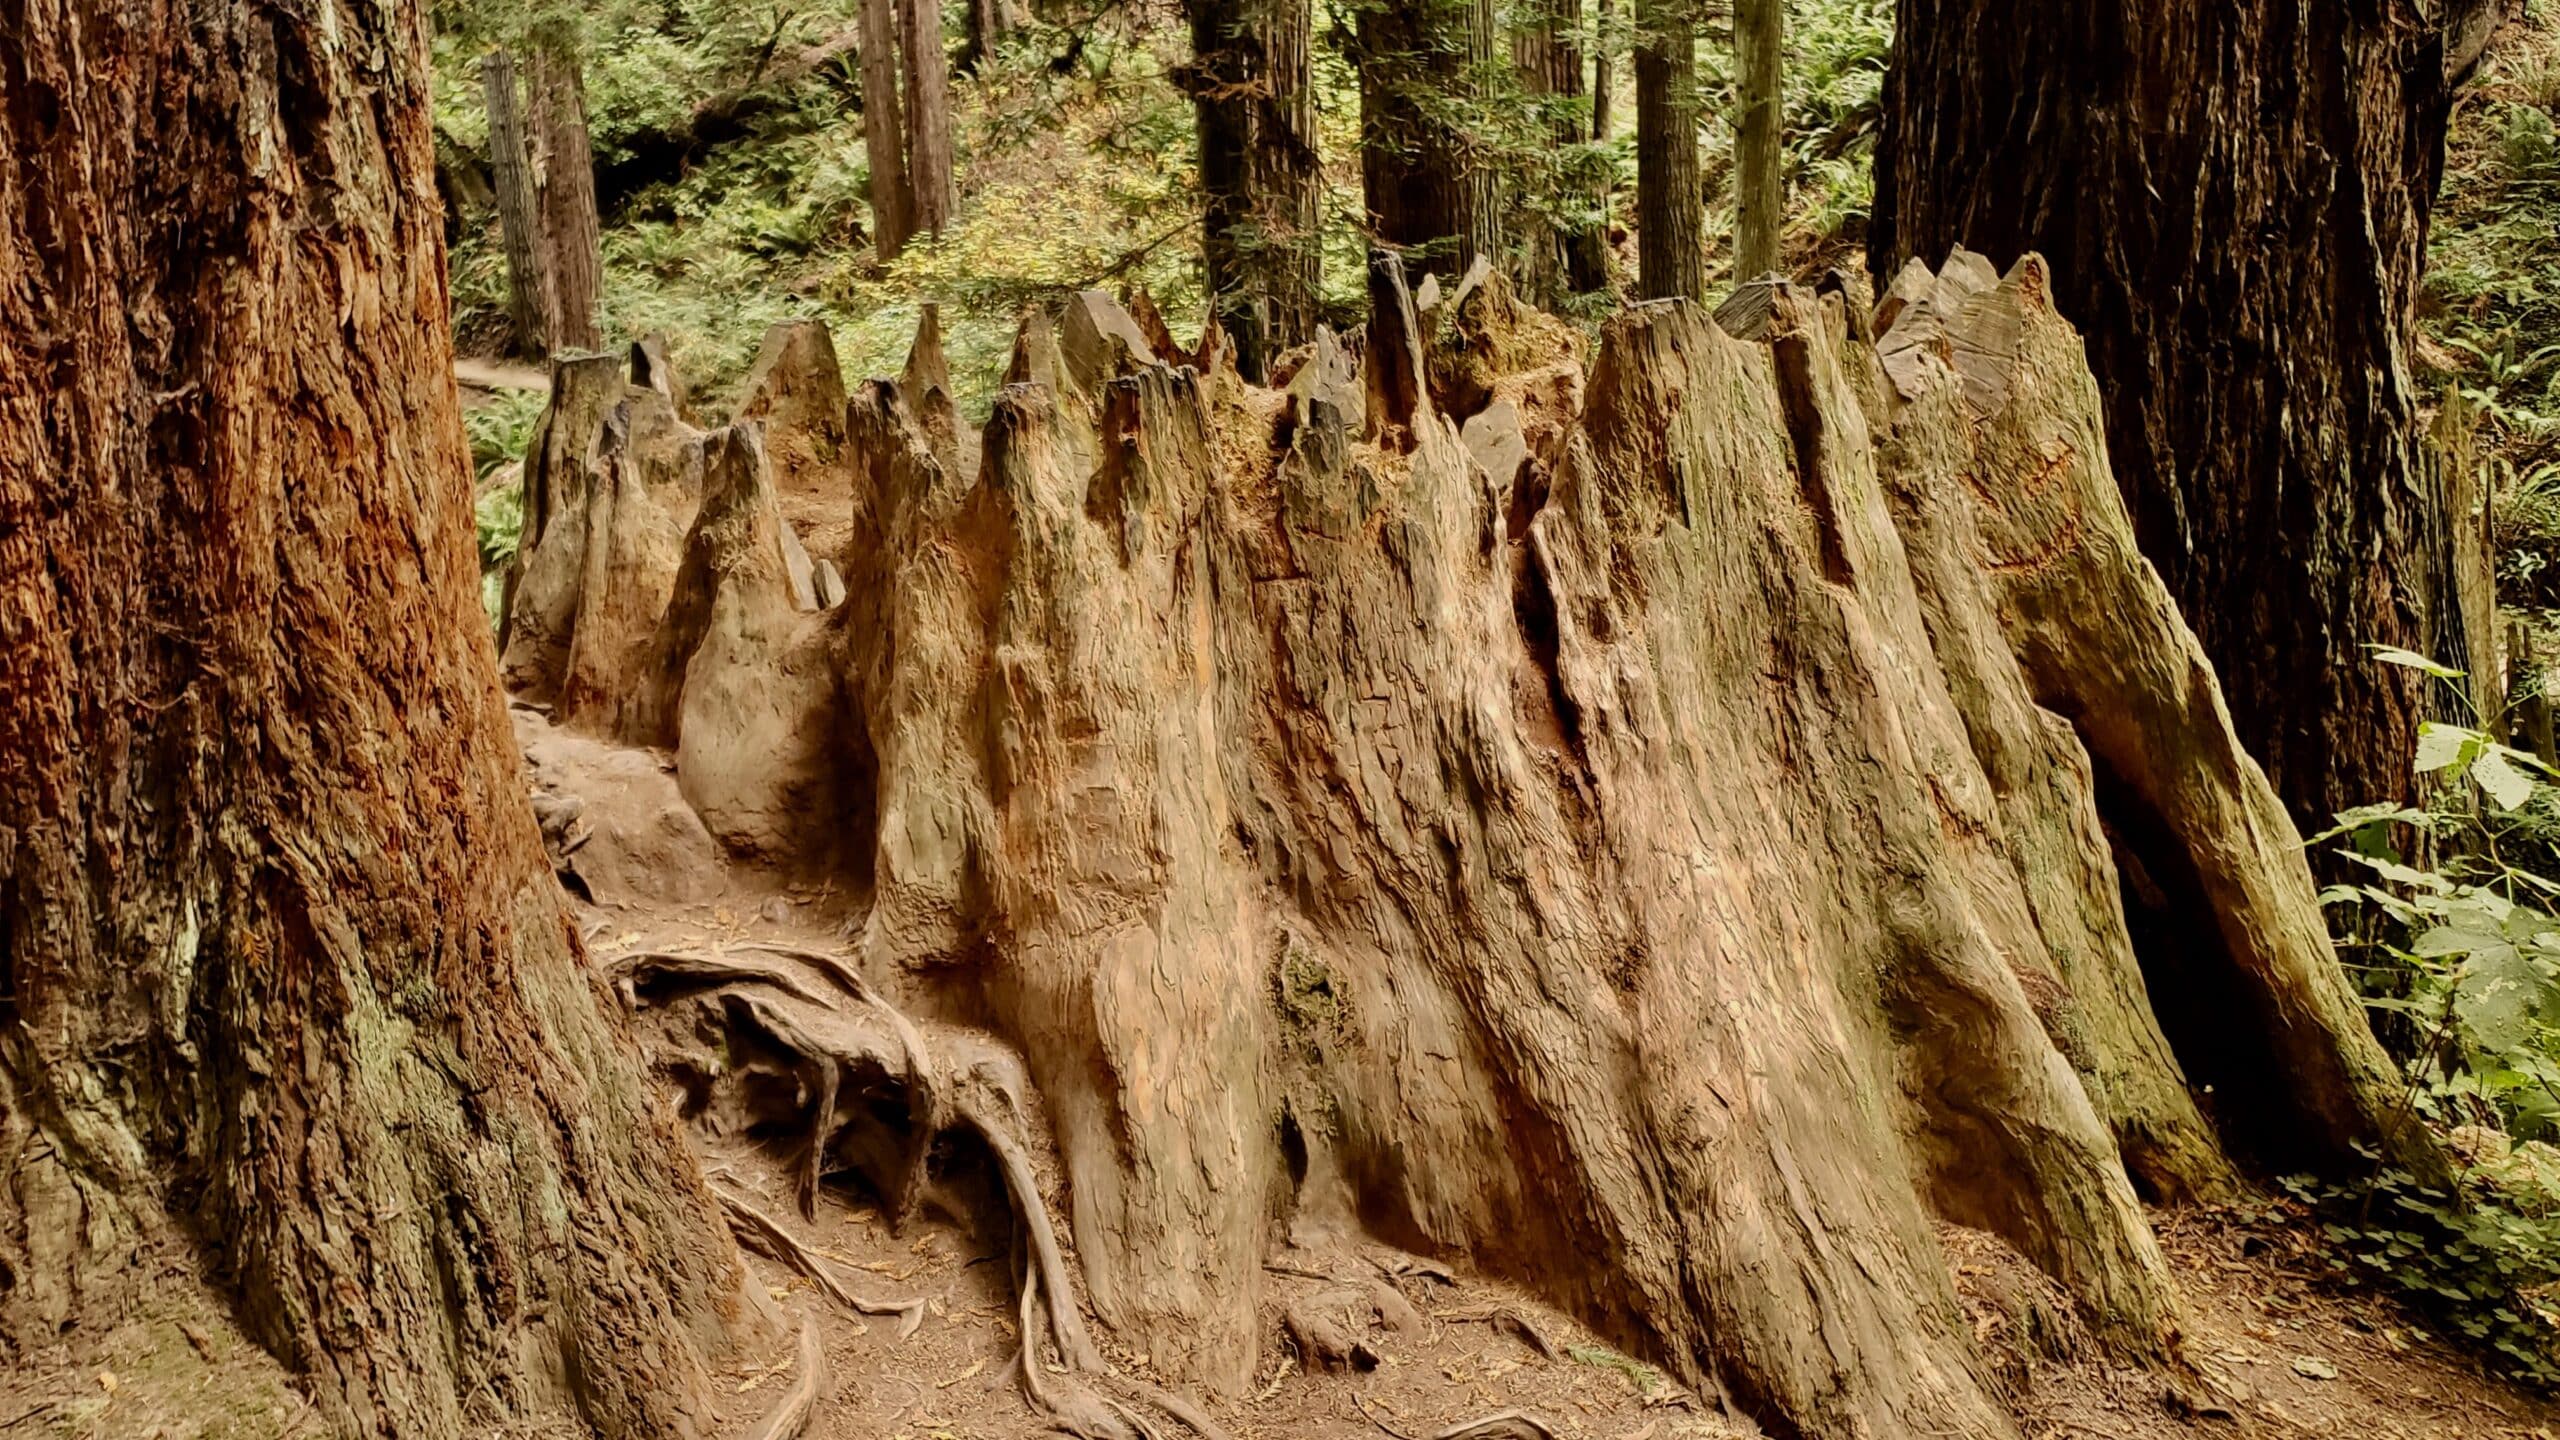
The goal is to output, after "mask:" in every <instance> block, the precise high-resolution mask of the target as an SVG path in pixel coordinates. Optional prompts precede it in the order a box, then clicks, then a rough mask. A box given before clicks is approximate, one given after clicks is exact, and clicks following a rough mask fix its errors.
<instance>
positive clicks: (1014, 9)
mask: <svg viewBox="0 0 2560 1440" xmlns="http://www.w3.org/2000/svg"><path fill="white" fill-rule="evenodd" d="M1022 22H1023V14H1022V6H1021V4H1020V0H969V48H968V51H967V53H966V55H965V56H964V60H963V63H964V64H965V65H966V66H967V67H968V68H970V69H972V70H974V69H976V68H977V67H978V65H979V64H980V63H982V62H983V61H985V60H986V59H987V58H988V57H990V56H992V55H994V54H995V53H996V43H997V42H998V41H1000V40H1002V39H1003V38H1004V37H1005V36H1007V35H1010V34H1012V33H1013V32H1014V31H1015V30H1016V29H1019V28H1020V27H1021V25H1022Z"/></svg>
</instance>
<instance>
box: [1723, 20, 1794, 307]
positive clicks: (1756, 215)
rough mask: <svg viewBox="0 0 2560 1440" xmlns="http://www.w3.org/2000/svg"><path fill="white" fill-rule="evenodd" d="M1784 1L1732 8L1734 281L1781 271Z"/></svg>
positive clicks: (1784, 195)
mask: <svg viewBox="0 0 2560 1440" xmlns="http://www.w3.org/2000/svg"><path fill="white" fill-rule="evenodd" d="M1785 34H1786V5H1785V3H1784V0H1736V3H1735V5H1734V7H1733V58H1734V73H1735V80H1736V83H1735V87H1734V89H1735V101H1736V104H1735V115H1734V122H1733V162H1734V163H1733V170H1734V207H1733V213H1734V233H1733V278H1734V279H1735V280H1736V281H1742V280H1749V279H1754V278H1756V277H1758V276H1762V275H1766V274H1768V273H1769V272H1770V271H1772V270H1775V269H1777V268H1778V229H1779V226H1780V225H1781V224H1782V223H1783V221H1784V218H1785V215H1786V187H1785V183H1784V180H1783V177H1782V173H1781V170H1780V164H1779V161H1780V156H1779V154H1778V119H1779V102H1780V99H1781V86H1780V79H1781V76H1780V69H1781V66H1782V65H1783V64H1784V60H1783V58H1782V54H1781V47H1782V45H1783V44H1784V40H1785Z"/></svg>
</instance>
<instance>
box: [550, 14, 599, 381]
mask: <svg viewBox="0 0 2560 1440" xmlns="http://www.w3.org/2000/svg"><path fill="white" fill-rule="evenodd" d="M582 71H583V67H582V66H581V64H580V61H579V51H578V42H577V39H576V36H575V34H574V33H573V32H572V31H571V30H570V28H569V27H568V26H567V25H565V24H559V23H554V24H550V25H546V26H544V27H542V30H541V32H540V33H539V34H538V35H537V36H536V43H535V49H534V63H533V121H534V133H535V134H536V136H537V137H538V138H539V140H540V150H541V156H542V230H543V240H544V244H545V246H546V247H547V249H548V250H549V252H550V261H549V264H548V266H547V267H546V268H548V270H549V271H550V274H551V299H552V308H553V328H552V335H551V343H552V344H554V345H557V346H561V347H563V348H566V349H572V350H593V349H595V348H597V347H598V346H600V345H602V344H604V331H603V330H602V329H601V328H600V327H599V326H598V324H597V320H596V307H597V304H598V302H599V301H600V299H601V298H602V292H603V289H604V237H603V233H602V229H601V226H600V223H599V221H598V219H597V216H596V161H595V151H594V147H593V146H592V145H591V144H590V143H589V141H588V137H587V85H586V78H585V75H584V74H583V73H582Z"/></svg>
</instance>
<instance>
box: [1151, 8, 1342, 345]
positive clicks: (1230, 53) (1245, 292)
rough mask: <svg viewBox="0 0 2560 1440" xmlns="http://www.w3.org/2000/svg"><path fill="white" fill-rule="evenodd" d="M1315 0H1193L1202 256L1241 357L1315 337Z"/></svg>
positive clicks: (1191, 71)
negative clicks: (1311, 1)
mask: <svg viewBox="0 0 2560 1440" xmlns="http://www.w3.org/2000/svg"><path fill="white" fill-rule="evenodd" d="M1313 39H1314V16H1313V11H1312V8H1311V7H1310V5H1309V4H1308V3H1307V0H1194V3H1193V5H1192V7H1191V47H1192V55H1193V59H1192V62H1191V65H1190V67H1189V68H1188V69H1187V70H1186V71H1185V72H1184V77H1183V79H1184V84H1185V86H1186V87H1187V88H1188V89H1190V91H1191V93H1192V97H1193V101H1194V103H1195V106H1196V108H1197V112H1198V127H1199V135H1200V189H1201V194H1202V206H1201V209H1202V235H1201V255H1202V257H1203V259H1204V260H1205V262H1206V265H1207V269H1208V280H1209V293H1210V294H1211V296H1212V297H1214V298H1213V300H1212V304H1213V305H1214V306H1215V307H1216V310H1217V315H1218V321H1219V323H1220V324H1221V325H1223V326H1224V327H1225V328H1226V331H1227V334H1228V336H1229V337H1230V338H1231V339H1232V340H1233V341H1234V342H1235V347H1236V365H1237V368H1238V369H1239V370H1240V371H1242V372H1243V374H1244V375H1245V377H1246V378H1248V379H1252V380H1259V379H1261V378H1262V376H1263V374H1264V373H1265V371H1266V369H1267V368H1268V366H1269V364H1270V360H1271V357H1272V356H1274V355H1276V354H1278V353H1279V352H1280V351H1282V350H1285V349H1287V348H1289V347H1290V346H1292V345H1297V344H1300V343H1303V342H1304V341H1306V340H1307V339H1309V338H1310V337H1312V336H1313V335H1314V333H1315V323H1316V295H1317V287H1318V280H1319V276H1320V267H1321V264H1322V261H1323V250H1322V247H1321V240H1322V227H1323V210H1322V205H1323V198H1324V196H1323V186H1324V175H1323V169H1322V163H1321V160H1320V157H1319V155H1318V153H1317V150H1316V111H1315V88H1314V86H1313V84H1312V83H1311V76H1310V65H1311V62H1312V58H1313V55H1314V46H1313Z"/></svg>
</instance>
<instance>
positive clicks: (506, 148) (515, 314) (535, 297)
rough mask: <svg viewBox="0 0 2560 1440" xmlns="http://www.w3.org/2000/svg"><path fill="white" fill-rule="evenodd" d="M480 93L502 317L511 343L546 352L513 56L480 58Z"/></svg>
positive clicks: (544, 290)
mask: <svg viewBox="0 0 2560 1440" xmlns="http://www.w3.org/2000/svg"><path fill="white" fill-rule="evenodd" d="M480 93H481V99H482V102H483V103H484V104H485V105H486V106H487V107H488V113H489V173H490V178H491V181H492V183H493V186H494V188H495V189H496V191H497V196H498V235H499V240H500V243H501V244H502V245H504V247H505V250H506V257H507V321H508V324H509V325H510V326H511V327H513V329H514V332H515V343H516V349H517V350H519V351H521V352H523V353H524V354H527V355H536V356H539V355H547V354H549V353H550V351H551V332H552V330H553V328H554V327H555V326H556V325H557V323H558V319H559V311H560V306H559V301H558V298H557V296H556V295H555V293H554V290H553V286H552V277H551V247H550V245H549V243H548V242H547V241H546V240H545V238H544V230H543V220H542V188H541V184H540V182H539V181H537V180H536V179H535V178H534V168H533V141H532V137H531V136H530V135H529V134H528V133H527V129H526V123H525V105H524V95H523V91H522V89H521V87H519V86H518V84H517V83H516V62H515V57H514V56H512V55H509V54H508V53H507V52H506V51H504V50H492V51H490V52H489V53H488V54H487V55H486V56H485V57H483V58H482V59H481V61H480Z"/></svg>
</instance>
